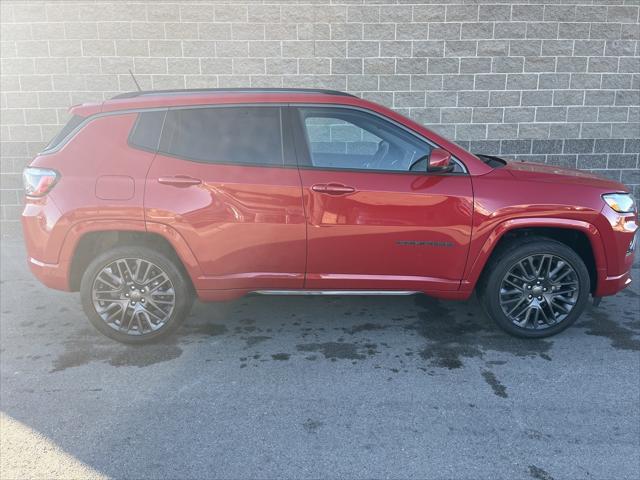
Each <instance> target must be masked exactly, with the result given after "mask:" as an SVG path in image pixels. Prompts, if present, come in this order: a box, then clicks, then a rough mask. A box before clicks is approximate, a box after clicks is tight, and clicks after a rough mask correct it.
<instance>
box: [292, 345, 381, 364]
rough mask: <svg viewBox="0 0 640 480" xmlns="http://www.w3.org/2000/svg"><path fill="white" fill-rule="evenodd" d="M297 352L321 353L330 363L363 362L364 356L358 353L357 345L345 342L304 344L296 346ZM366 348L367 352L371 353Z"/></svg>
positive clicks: (369, 349)
mask: <svg viewBox="0 0 640 480" xmlns="http://www.w3.org/2000/svg"><path fill="white" fill-rule="evenodd" d="M296 348H297V349H298V351H299V352H317V353H322V354H323V355H324V357H325V358H328V359H330V360H332V361H335V360H337V359H341V360H364V359H365V358H366V355H365V354H364V353H360V352H359V345H357V344H355V343H346V342H325V343H305V344H300V345H297V346H296ZM371 350H372V349H371V348H367V352H369V351H371Z"/></svg>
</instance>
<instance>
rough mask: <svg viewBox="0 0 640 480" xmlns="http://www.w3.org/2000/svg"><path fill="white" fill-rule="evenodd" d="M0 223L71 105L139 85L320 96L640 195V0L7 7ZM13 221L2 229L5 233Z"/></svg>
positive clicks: (2, 15) (14, 209) (8, 217)
mask: <svg viewBox="0 0 640 480" xmlns="http://www.w3.org/2000/svg"><path fill="white" fill-rule="evenodd" d="M0 8H1V10H0V19H1V22H2V23H1V29H0V40H1V50H0V57H1V78H0V92H1V94H0V147H1V152H0V153H1V161H0V165H1V174H0V179H1V183H0V193H1V208H2V212H1V214H0V220H2V221H3V222H6V221H15V220H16V219H17V218H18V216H19V213H20V210H21V206H20V203H21V191H20V188H21V180H20V172H21V170H22V168H23V166H25V165H26V164H27V163H28V162H29V160H30V158H31V157H33V156H34V155H35V154H36V153H37V152H38V151H39V150H40V149H41V148H42V146H43V145H44V144H45V143H46V141H47V140H48V139H49V138H51V137H52V136H53V135H54V134H55V133H56V132H57V131H58V129H59V128H60V124H62V123H64V122H65V121H66V119H67V108H68V107H69V106H70V105H72V104H76V103H80V102H86V101H97V100H102V99H105V98H109V97H111V96H113V95H115V94H117V93H119V92H122V91H128V90H132V89H133V88H134V86H133V84H132V82H131V78H130V77H129V74H128V69H132V70H133V71H134V72H135V73H136V76H137V77H138V79H139V81H140V83H141V85H142V87H143V88H146V89H148V88H155V89H161V88H184V87H187V88H200V87H231V86H254V87H282V86H285V87H323V88H333V89H339V90H347V91H349V92H352V93H355V94H357V95H361V96H363V97H365V98H368V99H371V100H374V101H377V102H380V103H382V104H384V105H387V106H389V107H392V108H394V109H396V110H398V111H400V112H402V113H404V114H406V115H408V116H410V117H412V118H414V119H416V120H417V121H419V122H421V123H424V124H426V125H428V126H429V127H431V128H432V129H434V130H436V131H438V132H440V133H442V134H444V135H446V136H448V137H450V138H453V139H455V140H456V141H457V142H459V143H460V144H462V145H463V146H465V147H468V148H470V149H471V150H472V151H475V152H486V153H493V154H498V155H503V156H507V157H511V158H517V159H523V160H533V161H536V162H546V163H549V164H554V165H562V166H568V167H577V168H581V169H585V170H593V171H596V172H597V173H599V174H601V175H605V176H607V177H611V178H614V179H616V180H622V181H623V182H624V183H626V184H628V185H630V186H632V187H633V188H634V191H635V194H636V196H638V195H640V170H639V168H638V167H639V165H638V156H639V153H640V140H639V137H640V46H639V43H640V42H639V40H640V24H639V18H638V15H639V13H638V10H639V1H638V0H611V1H588V0H577V1H570V0H556V1H553V0H547V1H546V2H541V1H524V0H521V1H519V2H506V1H499V0H493V1H490V2H482V1H469V0H456V1H447V0H438V1H428V0H396V1H394V0H387V1H385V0H382V1H381V0H333V1H329V0H327V1H313V0H307V1H289V2H287V1H279V2H278V1H272V0H269V1H267V0H265V1H264V2H263V1H238V2H233V1H227V2H219V1H183V2H180V1H162V2H159V1H134V2H124V1H117V0H112V1H96V2H91V1H84V2H82V1H81V2H72V1H67V2H65V1H48V2H40V1H29V2H28V1H14V2H11V1H3V2H2V4H1V5H0ZM5 225H7V224H6V223H5Z"/></svg>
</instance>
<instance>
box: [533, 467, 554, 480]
mask: <svg viewBox="0 0 640 480" xmlns="http://www.w3.org/2000/svg"><path fill="white" fill-rule="evenodd" d="M529 475H531V477H532V478H535V479H536V480H553V477H552V476H551V474H549V472H547V471H546V470H544V469H542V468H540V467H536V466H535V465H529Z"/></svg>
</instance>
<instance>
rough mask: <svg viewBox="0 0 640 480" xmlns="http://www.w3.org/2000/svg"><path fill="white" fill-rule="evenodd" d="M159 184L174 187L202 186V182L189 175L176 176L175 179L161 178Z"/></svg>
mask: <svg viewBox="0 0 640 480" xmlns="http://www.w3.org/2000/svg"><path fill="white" fill-rule="evenodd" d="M158 183H162V184H163V185H171V186H173V187H189V186H191V185H200V184H201V183H202V180H200V179H199V178H193V177H189V176H187V175H176V176H175V177H160V178H159V179H158Z"/></svg>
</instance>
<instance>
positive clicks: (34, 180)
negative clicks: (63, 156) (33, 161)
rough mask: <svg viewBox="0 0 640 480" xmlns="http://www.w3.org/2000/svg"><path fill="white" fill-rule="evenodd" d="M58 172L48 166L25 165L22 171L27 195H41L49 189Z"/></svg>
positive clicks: (53, 183)
mask: <svg viewBox="0 0 640 480" xmlns="http://www.w3.org/2000/svg"><path fill="white" fill-rule="evenodd" d="M59 178H60V174H58V172H56V171H55V170H51V169H49V168H37V167H27V168H25V169H24V171H23V172H22V181H23V182H24V191H25V193H26V195H27V197H42V196H43V195H46V194H47V193H49V192H50V191H51V189H52V188H53V186H54V185H55V184H56V182H57V181H58V180H59Z"/></svg>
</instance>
